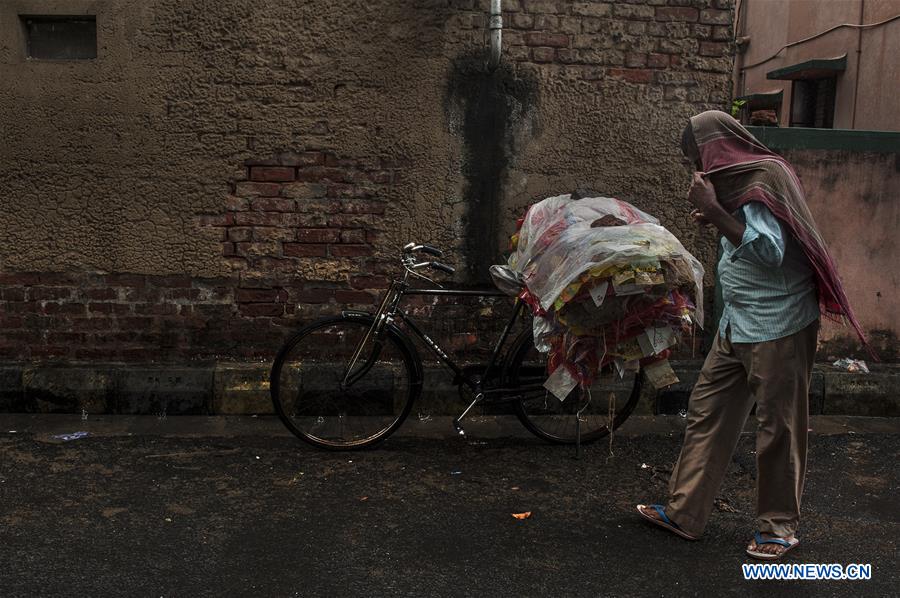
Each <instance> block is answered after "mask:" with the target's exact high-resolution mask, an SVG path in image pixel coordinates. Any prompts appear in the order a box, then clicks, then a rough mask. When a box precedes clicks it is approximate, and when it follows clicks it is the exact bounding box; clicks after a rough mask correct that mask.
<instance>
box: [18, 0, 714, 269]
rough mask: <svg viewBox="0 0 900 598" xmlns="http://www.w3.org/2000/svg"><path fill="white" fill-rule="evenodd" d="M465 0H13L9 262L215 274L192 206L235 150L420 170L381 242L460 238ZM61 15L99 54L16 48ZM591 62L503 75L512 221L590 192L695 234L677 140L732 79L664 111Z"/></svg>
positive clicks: (227, 170)
mask: <svg viewBox="0 0 900 598" xmlns="http://www.w3.org/2000/svg"><path fill="white" fill-rule="evenodd" d="M467 4H471V3H466V2H433V1H409V2H398V1H381V2H360V1H348V2H300V1H295V2H275V1H268V2H267V1H261V0H256V1H250V2H246V1H241V2H237V1H231V2H203V1H199V0H196V1H188V2H185V1H179V2H176V1H171V0H170V1H166V0H156V1H150V2H146V1H141V2H129V1H126V0H122V1H113V0H109V1H96V2H83V1H79V0H72V1H71V2H49V1H39V0H16V1H11V2H5V3H4V4H3V5H2V7H0V11H2V12H0V16H2V25H0V39H2V42H0V44H2V48H0V78H2V80H3V81H4V82H5V84H4V86H3V87H2V88H0V123H2V126H3V138H4V143H3V144H2V147H0V161H2V164H3V169H2V172H0V198H2V199H0V201H2V202H3V205H2V209H3V212H4V218H3V220H2V224H0V241H2V243H0V259H2V264H3V267H4V268H6V269H12V270H35V271H40V270H66V269H72V268H77V269H96V270H109V271H127V272H139V273H148V274H157V273H158V274H167V273H181V272H187V273H190V274H196V275H222V274H226V273H227V267H226V263H225V262H223V260H221V259H220V255H219V252H220V248H219V245H218V243H217V242H218V241H219V239H216V238H212V236H211V235H210V234H209V233H208V232H206V233H204V232H202V231H200V230H198V228H197V227H196V225H195V222H194V218H193V216H194V215H195V214H198V213H207V212H214V211H215V210H216V209H217V208H218V207H219V206H220V204H221V202H222V198H223V196H224V194H225V192H226V183H227V181H228V180H229V176H230V175H231V173H232V171H233V170H234V169H235V167H237V166H239V165H240V164H242V162H243V161H244V160H246V159H249V158H252V157H256V156H266V155H269V154H273V153H276V152H279V151H284V150H300V151H303V150H307V149H318V148H322V147H325V148H329V149H332V150H334V151H336V152H337V153H338V154H339V155H341V156H350V157H353V156H372V155H386V156H393V157H398V158H403V159H404V160H406V161H408V163H409V164H410V165H411V167H410V170H409V172H408V175H407V177H406V180H405V181H404V184H403V185H402V186H400V187H399V188H398V189H397V190H396V195H395V196H394V197H392V198H391V200H392V206H391V216H392V218H393V222H394V226H392V227H391V231H390V232H391V234H390V235H388V236H387V237H385V244H386V245H387V244H389V243H396V242H399V241H402V240H406V239H409V238H414V237H416V238H427V239H429V240H432V241H434V242H436V243H439V244H442V245H444V246H448V247H449V246H458V245H459V239H460V237H461V236H463V234H464V231H463V227H464V226H465V222H464V219H465V216H466V214H467V212H468V206H465V205H462V204H461V203H460V201H461V197H462V196H463V187H464V186H465V181H464V180H463V176H462V174H461V171H462V170H463V168H464V165H463V162H464V160H465V158H466V156H465V155H464V151H463V149H464V147H463V146H464V143H463V140H462V139H461V136H462V131H461V130H460V122H459V120H461V118H462V117H461V115H460V113H459V112H460V111H461V110H462V108H460V106H459V104H460V103H461V102H460V101H459V99H458V98H457V99H456V100H455V101H454V100H451V101H450V103H451V105H450V106H449V107H448V106H447V103H448V100H447V90H446V89H445V88H446V85H447V82H448V75H449V71H450V70H451V69H452V62H453V60H454V59H457V58H459V57H460V56H464V55H465V54H466V53H467V52H471V51H473V50H474V51H480V50H481V49H482V36H483V31H481V30H478V29H467V28H462V27H463V26H469V25H470V24H471V19H473V18H476V16H475V15H474V14H470V13H469V12H461V11H460V10H459V8H460V7H462V8H467ZM532 4H533V3H532ZM545 4H551V5H552V4H554V3H545ZM555 4H556V5H564V4H569V3H563V2H559V3H555ZM595 4H597V5H598V6H604V7H607V8H608V7H609V5H608V4H604V3H595ZM648 4H654V3H652V2H648ZM701 4H702V3H701ZM511 5H512V6H511V7H512V8H521V7H520V6H519V5H518V3H511ZM468 8H473V7H468ZM536 8H541V7H539V6H537V7H536ZM547 8H550V9H552V11H553V12H565V10H563V11H559V10H558V8H559V7H558V6H551V7H547ZM563 8H564V7H563ZM72 12H76V13H77V12H88V13H95V14H96V15H97V22H98V39H99V57H98V60H96V61H89V62H39V61H30V60H26V59H25V58H24V51H23V46H24V42H23V40H22V32H21V30H20V26H19V23H18V20H17V15H18V14H52V13H72ZM537 14H542V13H537ZM463 18H465V19H466V20H468V22H467V23H466V24H465V25H462V26H461V23H462V19H463ZM476 24H478V25H479V26H480V23H476ZM621 29H622V33H621V34H619V36H618V37H619V39H620V41H619V42H614V41H612V39H606V40H600V37H601V36H596V37H597V42H598V45H599V46H601V47H604V46H606V47H610V48H613V47H622V48H623V49H625V48H627V49H629V50H632V51H636V50H640V49H641V47H645V49H646V50H652V49H654V46H655V44H656V43H657V41H658V40H657V39H655V38H652V37H649V36H642V35H632V36H628V35H627V33H625V28H624V27H622V28H621ZM602 37H606V38H608V37H609V36H608V35H606V36H602ZM694 46H696V42H694ZM613 51H615V50H613ZM582 70H583V69H581V68H579V67H577V66H572V67H568V66H565V65H557V64H549V65H533V66H516V65H514V66H513V67H510V68H508V69H507V71H513V72H510V73H508V74H507V76H508V77H513V78H515V77H517V76H525V75H527V76H528V77H529V79H530V80H531V81H533V85H534V87H533V89H531V90H530V93H531V95H532V98H531V105H530V106H525V107H524V108H523V110H522V111H521V113H520V114H517V115H514V116H515V117H516V119H517V121H518V122H515V123H512V124H511V126H510V127H509V129H510V130H509V132H508V134H509V135H511V136H514V137H516V138H518V142H517V143H516V149H517V151H518V152H519V153H518V154H517V155H515V156H513V157H512V158H511V160H510V163H509V166H508V172H507V173H498V174H497V176H499V177H503V178H505V179H506V181H507V184H506V185H505V186H504V187H505V188H504V190H503V193H502V196H501V197H500V199H501V201H502V203H503V204H504V209H503V211H502V216H503V219H504V220H505V221H510V222H511V221H512V220H513V218H512V216H513V215H514V214H517V213H518V212H520V211H521V210H522V209H523V208H524V207H525V206H526V205H527V204H528V203H529V202H531V201H533V200H535V199H538V198H540V197H543V196H545V195H548V194H551V193H558V192H563V191H568V190H570V189H571V188H572V187H574V186H576V185H581V186H585V185H587V186H591V187H593V188H595V189H597V190H598V191H603V192H607V193H611V194H618V195H621V196H622V197H625V198H627V199H629V200H632V201H634V202H635V203H638V204H640V205H641V207H643V208H648V209H650V210H651V211H653V212H655V213H658V214H659V215H660V216H661V217H662V218H663V219H665V220H666V223H667V224H668V225H671V226H672V227H673V228H674V229H675V230H676V232H678V233H681V234H683V235H684V234H687V236H688V237H690V232H691V231H690V228H689V227H688V226H687V223H686V219H685V218H684V217H683V210H682V206H681V205H680V203H679V200H680V198H681V196H682V195H683V180H684V177H683V176H682V171H681V170H680V166H679V165H678V157H677V155H676V152H677V150H676V144H675V141H676V134H677V131H678V129H679V128H680V126H681V123H682V122H683V120H684V119H685V118H687V117H688V116H689V115H690V114H691V113H692V112H695V111H697V110H698V109H700V108H703V107H706V106H716V105H721V104H723V103H724V101H725V100H726V97H725V94H726V89H727V75H726V74H724V73H718V74H711V75H708V76H705V77H699V79H700V81H701V83H703V84H704V89H703V93H702V94H699V96H696V97H695V98H694V100H695V101H693V102H688V101H683V102H676V103H663V86H661V85H658V86H642V85H633V84H629V83H626V82H623V81H621V80H614V79H610V80H605V79H601V80H600V81H586V80H584V79H583V77H582V73H581V71H582ZM683 78H686V79H688V80H690V82H696V81H697V79H698V77H697V76H685V77H683ZM503 232H504V233H507V232H509V231H508V230H504V231H503ZM690 240H691V239H690V238H689V239H688V241H689V242H690Z"/></svg>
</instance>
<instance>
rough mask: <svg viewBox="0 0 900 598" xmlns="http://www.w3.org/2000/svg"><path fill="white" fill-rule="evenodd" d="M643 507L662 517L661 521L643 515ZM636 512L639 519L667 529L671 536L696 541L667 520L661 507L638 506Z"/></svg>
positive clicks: (663, 508)
mask: <svg viewBox="0 0 900 598" xmlns="http://www.w3.org/2000/svg"><path fill="white" fill-rule="evenodd" d="M645 507H650V508H651V509H653V510H654V511H656V512H657V513H659V516H660V517H662V519H657V518H655V517H651V516H649V515H647V514H646V513H644V508H645ZM637 511H638V513H640V515H641V517H643V518H644V519H646V520H647V521H649V522H651V523H654V524H656V525H658V526H660V527H662V528H664V529H667V530H669V531H670V532H672V533H673V534H677V535H679V536H681V537H682V538H684V539H685V540H696V539H697V538H695V537H694V536H692V535H690V534H689V533H687V532H685V531H684V530H682V529H681V528H680V527H679V526H678V524H677V523H675V522H674V521H672V520H671V519H669V517H668V515H666V511H665V507H664V506H663V505H638V506H637Z"/></svg>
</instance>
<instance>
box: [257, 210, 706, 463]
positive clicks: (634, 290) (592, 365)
mask: <svg viewBox="0 0 900 598" xmlns="http://www.w3.org/2000/svg"><path fill="white" fill-rule="evenodd" d="M641 224H649V225H651V227H653V226H655V227H656V228H655V229H654V228H647V229H643V230H641V229H638V230H635V229H634V227H635V226H636V225H641ZM614 228H615V229H616V230H614ZM585 229H587V231H585ZM629 229H630V231H631V236H630V237H628V239H627V243H624V244H623V242H622V240H623V238H622V232H624V231H626V230H629ZM656 229H661V230H662V231H665V229H663V228H662V227H659V226H658V223H657V222H656V221H655V219H653V218H652V217H651V216H649V215H647V214H645V213H643V212H640V211H639V210H637V208H634V207H633V206H629V205H628V204H625V203H624V202H620V201H618V200H612V199H609V198H589V199H584V200H573V199H571V197H570V196H560V197H558V198H549V199H548V200H544V201H543V202H540V203H538V204H535V205H534V206H532V207H531V208H530V209H529V211H528V214H527V215H526V218H525V219H524V220H523V223H522V225H521V227H520V229H519V230H518V232H517V235H516V236H515V237H514V239H513V240H514V242H515V251H514V253H513V255H512V256H510V259H509V263H508V265H506V266H495V267H494V268H492V275H493V276H494V280H495V282H496V283H497V286H498V288H499V289H502V291H479V290H468V289H445V288H441V287H440V285H439V284H437V283H436V282H435V281H434V280H432V279H431V278H429V276H428V275H426V273H431V275H434V273H436V272H440V273H445V274H452V273H453V272H454V269H453V268H451V267H450V266H448V265H446V264H443V263H440V262H438V261H435V260H434V259H432V258H438V259H440V258H441V257H442V256H443V253H442V252H441V251H440V250H439V249H437V248H434V247H431V246H428V245H420V244H416V243H410V244H408V245H406V246H405V247H403V249H402V250H401V252H400V260H399V261H400V265H401V267H402V270H401V271H400V272H401V273H402V274H401V276H398V277H396V278H394V279H393V280H392V282H391V284H390V285H389V287H388V288H387V289H386V291H385V293H384V295H383V296H382V298H381V302H380V304H379V306H378V309H377V310H376V311H375V312H374V313H368V312H361V311H351V310H347V311H343V312H342V313H341V314H340V315H337V316H334V317H330V318H325V319H322V320H319V321H317V322H313V323H312V324H310V325H308V326H306V327H305V328H303V329H302V330H300V331H299V332H298V333H297V334H296V335H294V336H293V337H292V338H290V339H289V340H288V341H287V343H285V345H284V347H282V349H281V351H279V353H278V355H277V356H276V359H275V362H274V364H273V367H272V373H271V379H270V384H271V392H272V399H273V402H274V405H275V409H276V412H277V413H278V415H279V417H280V418H281V419H282V421H283V422H284V423H285V425H286V426H287V427H288V428H289V429H290V430H291V431H292V432H293V433H294V434H295V435H297V436H298V437H299V438H301V439H303V440H304V441H306V442H309V443H311V444H313V445H316V446H318V447H322V448H328V449H335V450H346V449H359V448H365V447H371V446H374V445H376V444H378V443H379V442H381V441H383V440H384V439H386V438H387V437H388V436H390V435H391V434H392V433H393V432H394V431H396V430H397V428H398V427H399V426H400V425H401V424H402V423H403V421H404V420H405V419H406V417H407V416H408V415H409V413H410V411H411V410H412V407H413V404H414V403H415V402H416V401H417V399H418V398H419V395H420V394H421V392H422V388H423V384H425V380H424V368H423V364H422V359H421V357H420V355H419V352H418V349H417V347H416V345H415V343H414V342H413V340H412V339H413V338H414V337H417V338H418V339H419V341H420V343H421V345H422V346H424V348H426V349H427V350H428V351H429V352H430V353H432V354H433V355H434V357H435V359H436V360H437V361H439V362H441V363H442V364H443V365H445V366H446V367H447V368H448V369H449V371H450V373H451V375H452V376H453V379H454V381H455V382H456V383H457V384H459V385H460V387H461V389H462V390H464V391H465V392H466V393H467V394H468V395H469V396H470V398H471V401H470V403H469V405H468V407H467V408H466V409H465V410H464V411H463V413H462V414H460V415H459V416H458V417H457V418H456V419H455V420H454V426H455V428H456V430H457V431H458V432H459V433H461V434H462V433H463V425H462V422H463V420H464V418H465V417H466V416H467V415H468V414H469V413H470V412H471V410H472V409H473V408H474V407H476V406H479V405H482V406H487V405H494V404H499V403H505V404H509V405H511V406H512V408H513V409H514V412H515V414H516V415H517V416H518V417H519V419H520V420H521V422H522V423H523V424H524V425H525V427H526V428H528V429H529V430H530V431H531V432H533V433H534V434H536V435H537V436H538V437H540V438H542V439H544V440H547V441H550V442H556V443H563V444H570V443H575V442H583V443H587V442H592V441H595V440H597V439H599V438H602V437H604V436H606V435H607V434H609V433H610V432H611V431H612V430H614V429H615V428H617V427H618V426H620V425H621V424H622V422H624V421H625V419H626V418H627V417H628V416H629V415H630V414H631V412H632V411H633V410H634V407H635V405H636V403H637V401H638V398H639V396H640V390H641V382H642V376H641V372H640V365H641V363H642V362H644V363H648V364H650V367H651V368H653V367H657V368H658V367H659V364H661V363H664V361H665V358H666V356H667V351H668V346H670V344H674V342H675V338H676V336H677V333H678V331H679V330H681V329H685V328H686V327H688V326H689V325H690V323H691V316H692V315H693V314H694V312H695V308H694V305H698V304H700V303H702V298H701V301H700V302H699V303H696V302H692V301H696V299H695V298H696V297H699V293H700V292H701V291H700V287H699V286H698V287H697V288H689V287H690V286H691V285H689V284H686V283H685V281H684V278H685V275H686V273H689V274H687V276H688V277H689V278H691V279H692V280H694V282H695V283H696V284H697V285H699V283H700V281H701V280H702V269H700V266H699V263H697V262H696V260H694V259H693V257H692V256H690V254H688V253H687V252H686V251H685V250H684V248H683V247H681V245H680V243H678V242H677V240H675V241H674V243H675V244H677V246H676V245H675V244H672V242H671V241H672V240H674V237H672V236H671V235H670V234H669V233H668V231H665V233H666V234H667V235H668V237H665V238H664V242H660V239H662V238H663V237H664V235H661V233H660V230H656ZM591 230H593V231H594V232H593V233H592V232H591ZM603 231H607V232H610V231H611V233H612V236H613V237H615V238H616V239H618V241H615V242H613V243H611V244H610V243H608V242H607V243H606V244H605V245H604V242H603V240H602V238H603V237H604V235H603V234H599V235H598V232H599V233H602V232H603ZM654 235H656V237H657V239H656V240H655V241H653V240H648V239H652V238H653V236H654ZM669 237H671V238H669ZM532 241H534V242H532ZM610 251H612V252H613V253H615V254H617V257H616V256H610V255H609V253H610ZM654 251H655V252H656V253H653V252H654ZM570 254H571V255H570ZM657 254H659V255H657ZM588 258H589V259H588ZM567 260H568V261H567ZM685 264H688V266H687V270H686V269H685V266H684V265H685ZM629 267H630V268H631V272H632V275H631V277H630V278H627V275H626V274H625V272H626V271H627V270H628V268H629ZM654 268H655V269H654ZM697 269H699V278H698V279H693V278H692V277H693V276H694V275H696V274H697V273H698V270H697ZM607 279H610V280H607ZM613 279H614V280H613ZM604 281H605V282H606V287H604V293H605V295H603V299H601V300H599V301H598V298H597V297H598V292H597V290H596V289H597V288H598V287H600V286H602V285H603V282H604ZM422 282H424V283H427V285H426V287H425V288H422V286H420V284H421V283H422ZM682 291H684V293H683V294H682V295H679V293H681V292H682ZM504 294H505V295H509V296H511V297H514V298H515V299H514V301H515V303H514V309H513V313H512V315H511V317H510V319H509V320H508V321H507V323H506V325H505V327H504V329H503V331H502V332H501V333H500V336H499V338H497V339H496V342H494V343H493V351H492V353H491V355H490V357H489V359H488V362H487V363H486V364H484V366H483V368H481V369H479V370H478V371H477V372H473V370H472V368H469V367H464V366H462V365H460V364H459V363H457V361H455V360H454V359H453V357H452V356H451V355H450V354H448V352H446V351H445V350H444V349H443V348H442V347H441V346H440V344H439V343H438V342H437V341H435V340H434V339H432V338H431V337H430V336H429V335H428V334H426V333H425V332H424V331H423V330H422V329H421V328H420V327H419V325H418V324H417V323H416V322H415V321H414V319H413V317H411V315H410V314H409V313H407V311H406V310H405V309H404V298H406V297H408V296H410V295H430V296H503V295H504ZM676 295H677V296H678V297H680V299H679V300H676V301H674V302H673V301H672V298H673V297H674V296H676ZM585 297H593V299H591V301H593V305H594V309H589V310H584V309H581V311H577V310H576V306H580V308H584V306H583V305H581V304H582V303H584V298H585ZM581 312H586V313H581ZM530 317H533V322H529V323H528V325H527V326H525V329H524V330H522V331H521V332H519V333H517V334H514V329H515V327H516V323H517V321H519V320H520V319H521V318H530ZM664 330H665V331H668V332H667V333H666V334H663V332H662V331H664ZM641 335H643V337H642V336H641ZM648 335H649V336H648ZM663 337H664V339H665V340H663ZM535 339H537V343H535ZM600 339H603V340H602V342H601V340H600ZM629 343H630V344H629ZM667 343H668V344H667ZM631 345H633V347H637V348H638V349H640V352H639V353H638V352H637V349H634V348H633V347H632V348H631V349H627V347H630V346H631ZM601 351H602V354H601ZM651 371H652V369H651ZM652 379H653V378H652ZM655 379H656V380H657V383H659V382H660V381H663V382H665V381H666V380H670V377H669V376H662V377H660V375H659V373H658V372H657V373H656V375H655Z"/></svg>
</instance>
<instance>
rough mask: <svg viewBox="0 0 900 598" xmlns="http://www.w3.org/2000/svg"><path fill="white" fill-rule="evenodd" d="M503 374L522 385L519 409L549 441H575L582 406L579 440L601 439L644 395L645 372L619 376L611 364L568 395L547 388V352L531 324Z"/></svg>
mask: <svg viewBox="0 0 900 598" xmlns="http://www.w3.org/2000/svg"><path fill="white" fill-rule="evenodd" d="M509 355H510V358H509V360H508V362H507V366H506V373H505V374H504V379H505V381H506V385H507V386H508V387H510V388H515V389H518V392H519V393H520V394H521V398H520V399H519V400H518V401H516V403H515V405H516V415H518V416H519V419H520V420H521V421H522V424H524V426H525V427H526V428H528V430H530V431H531V432H532V433H533V434H534V435H536V436H538V437H539V438H543V439H544V440H547V441H549V442H554V443H558V444H574V443H575V442H576V436H577V432H576V419H575V418H576V413H578V412H579V411H580V412H581V415H580V417H581V422H580V427H581V442H582V443H589V442H594V441H596V440H599V439H601V438H603V437H605V436H607V435H609V433H610V432H611V431H612V430H615V429H616V428H618V427H619V426H621V425H622V423H623V422H624V421H625V420H626V419H628V416H629V415H631V412H632V411H634V408H635V406H637V402H638V399H639V398H640V396H641V381H642V375H641V373H640V372H634V373H626V375H625V376H624V378H620V377H619V375H618V374H617V373H615V371H614V369H613V371H609V369H608V368H607V369H606V370H604V371H603V372H601V373H600V375H598V376H597V379H596V380H595V381H594V383H593V384H592V385H591V387H590V388H588V389H584V390H583V389H581V387H578V386H576V387H575V389H574V390H572V392H571V393H569V396H568V397H566V399H565V400H564V401H560V400H559V399H557V398H556V397H555V396H554V395H553V394H551V393H550V392H549V391H547V390H546V389H544V388H543V383H544V381H545V380H546V379H547V377H548V373H547V356H546V355H545V354H543V353H540V352H539V351H538V350H537V349H535V347H534V342H533V337H532V333H531V331H530V330H525V331H523V332H522V333H521V334H520V335H519V337H518V338H517V339H516V340H515V341H514V342H513V345H512V348H511V349H510V353H509Z"/></svg>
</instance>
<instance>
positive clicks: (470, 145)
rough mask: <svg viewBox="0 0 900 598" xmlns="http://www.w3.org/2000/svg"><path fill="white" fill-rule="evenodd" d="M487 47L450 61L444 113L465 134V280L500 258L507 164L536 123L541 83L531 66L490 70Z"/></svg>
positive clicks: (483, 278)
mask: <svg viewBox="0 0 900 598" xmlns="http://www.w3.org/2000/svg"><path fill="white" fill-rule="evenodd" d="M486 59H487V55H486V54H485V53H484V52H471V53H466V54H462V55H460V56H459V57H458V58H457V59H456V60H455V61H454V62H453V65H452V67H451V70H450V73H449V76H448V80H447V90H446V95H445V114H446V117H447V120H448V122H449V123H450V129H451V131H452V132H455V133H458V134H460V135H461V136H462V142H463V151H464V156H463V162H462V174H463V176H464V177H465V188H464V191H463V196H464V199H465V204H466V215H465V218H464V222H463V230H464V231H465V239H464V248H463V251H464V252H465V255H466V272H465V280H466V282H469V283H473V284H476V283H484V282H487V281H488V280H489V275H488V268H489V267H490V265H491V264H494V263H496V262H497V260H498V259H499V252H498V247H499V241H500V240H499V239H498V234H499V231H500V230H501V223H500V221H499V218H500V214H501V205H502V202H503V198H504V185H505V183H506V180H507V174H508V167H509V166H510V163H511V161H512V160H513V159H514V158H515V156H516V155H517V151H518V150H519V148H520V146H521V145H522V144H523V143H525V142H527V141H528V139H529V138H530V137H531V136H532V135H534V133H535V131H536V129H537V105H538V100H539V89H538V83H537V80H536V79H535V78H534V77H532V76H531V75H530V74H529V73H528V72H527V71H526V72H521V71H520V72H517V71H516V70H514V69H513V68H512V67H511V66H509V65H507V64H501V66H500V67H499V68H498V69H496V70H495V71H493V72H491V71H490V70H489V69H488V68H487V67H486Z"/></svg>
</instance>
